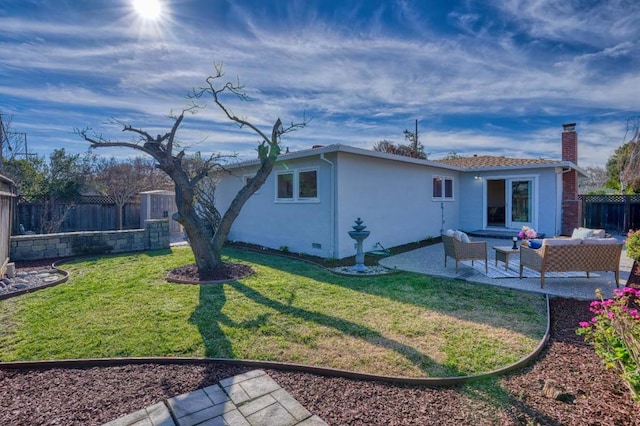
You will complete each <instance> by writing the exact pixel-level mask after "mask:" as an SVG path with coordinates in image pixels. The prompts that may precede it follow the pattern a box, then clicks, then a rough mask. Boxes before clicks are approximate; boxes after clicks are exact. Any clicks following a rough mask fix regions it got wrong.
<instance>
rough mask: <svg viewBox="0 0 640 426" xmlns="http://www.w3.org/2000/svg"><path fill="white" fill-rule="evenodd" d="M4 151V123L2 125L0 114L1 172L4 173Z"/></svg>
mask: <svg viewBox="0 0 640 426" xmlns="http://www.w3.org/2000/svg"><path fill="white" fill-rule="evenodd" d="M2 150H4V123H2V113H1V112H0V172H2V164H4V161H3V159H2Z"/></svg>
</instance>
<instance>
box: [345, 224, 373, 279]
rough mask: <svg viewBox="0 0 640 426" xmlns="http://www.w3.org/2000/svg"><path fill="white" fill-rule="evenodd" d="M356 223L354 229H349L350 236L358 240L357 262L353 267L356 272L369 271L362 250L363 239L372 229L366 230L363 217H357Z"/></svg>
mask: <svg viewBox="0 0 640 426" xmlns="http://www.w3.org/2000/svg"><path fill="white" fill-rule="evenodd" d="M355 222H356V224H355V225H354V226H352V228H353V231H349V236H350V237H351V238H353V239H354V240H356V264H355V265H353V267H352V268H351V270H352V271H354V272H367V271H368V270H369V268H367V267H366V266H364V252H363V251H362V241H363V240H364V239H365V238H367V237H368V236H369V234H370V231H365V230H364V228H366V226H364V225H363V224H362V219H360V218H357V219H356V221H355Z"/></svg>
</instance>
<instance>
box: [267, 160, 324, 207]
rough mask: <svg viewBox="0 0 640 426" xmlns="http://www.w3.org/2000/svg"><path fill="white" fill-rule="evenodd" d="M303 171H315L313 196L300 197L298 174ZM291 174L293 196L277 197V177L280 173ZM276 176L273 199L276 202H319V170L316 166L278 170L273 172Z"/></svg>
mask: <svg viewBox="0 0 640 426" xmlns="http://www.w3.org/2000/svg"><path fill="white" fill-rule="evenodd" d="M305 172H316V194H317V195H316V196H315V197H300V174H301V173H305ZM286 174H292V175H293V197H291V198H279V197H278V177H279V176H280V175H286ZM275 176H276V178H275V179H274V186H275V193H274V199H275V200H274V201H275V202H276V203H319V202H320V197H319V195H320V185H319V183H320V180H319V176H320V170H319V168H318V167H307V168H303V169H289V170H279V171H277V172H275Z"/></svg>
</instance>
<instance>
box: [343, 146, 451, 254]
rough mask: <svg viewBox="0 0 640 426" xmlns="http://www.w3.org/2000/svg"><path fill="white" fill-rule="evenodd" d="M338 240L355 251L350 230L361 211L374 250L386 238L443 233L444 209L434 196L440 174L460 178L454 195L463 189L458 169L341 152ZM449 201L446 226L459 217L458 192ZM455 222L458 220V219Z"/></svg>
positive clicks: (399, 240)
mask: <svg viewBox="0 0 640 426" xmlns="http://www.w3.org/2000/svg"><path fill="white" fill-rule="evenodd" d="M336 163H337V206H338V210H337V219H336V229H337V243H338V244H337V245H338V248H337V250H338V256H337V257H339V258H342V257H347V256H351V255H353V254H355V249H354V240H353V239H351V238H350V237H349V234H348V231H351V230H352V226H353V225H354V224H355V223H354V221H355V219H356V218H357V217H361V218H362V219H363V221H364V225H366V226H367V230H368V231H371V234H370V236H369V237H368V238H367V239H366V240H365V241H364V250H365V251H368V250H373V249H374V245H375V244H376V243H377V242H380V243H381V244H382V245H383V246H384V247H393V246H397V245H401V244H406V243H409V242H413V241H418V240H421V239H424V238H426V237H429V236H433V237H436V236H439V235H440V229H441V226H442V225H441V223H442V219H441V218H442V214H443V209H441V203H440V202H439V201H433V200H432V195H433V194H432V192H433V189H432V177H433V175H434V174H437V175H447V176H451V177H453V178H454V196H455V194H457V193H458V191H459V187H458V180H459V179H458V174H457V172H449V171H447V172H446V173H443V172H442V170H441V169H435V168H431V167H427V166H425V165H421V164H410V163H406V162H400V161H390V160H385V159H380V158H372V157H364V156H360V155H354V154H351V153H343V152H340V153H339V154H338V158H337V162H336ZM442 204H443V205H444V215H445V221H446V224H445V228H446V226H447V224H456V223H457V221H458V197H456V198H455V201H452V202H450V201H447V202H443V203H442ZM452 226H455V225H452Z"/></svg>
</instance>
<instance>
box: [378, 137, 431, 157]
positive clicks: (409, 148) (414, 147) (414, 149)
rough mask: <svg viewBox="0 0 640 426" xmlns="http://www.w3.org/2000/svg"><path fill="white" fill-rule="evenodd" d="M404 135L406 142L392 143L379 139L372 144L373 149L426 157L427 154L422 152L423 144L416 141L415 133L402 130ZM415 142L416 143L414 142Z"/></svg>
mask: <svg viewBox="0 0 640 426" xmlns="http://www.w3.org/2000/svg"><path fill="white" fill-rule="evenodd" d="M403 133H404V137H405V139H406V140H407V141H408V142H409V143H408V144H404V145H403V144H397V145H396V144H394V143H393V142H390V141H388V140H386V139H385V140H381V141H380V142H378V143H376V144H375V145H374V146H373V150H374V151H378V152H386V153H387V154H395V155H403V156H405V157H411V158H420V159H422V160H426V159H427V154H426V153H425V152H424V146H423V145H422V144H421V143H420V142H417V141H416V136H415V133H412V132H410V131H408V130H404V131H403ZM416 142H417V143H416Z"/></svg>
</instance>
